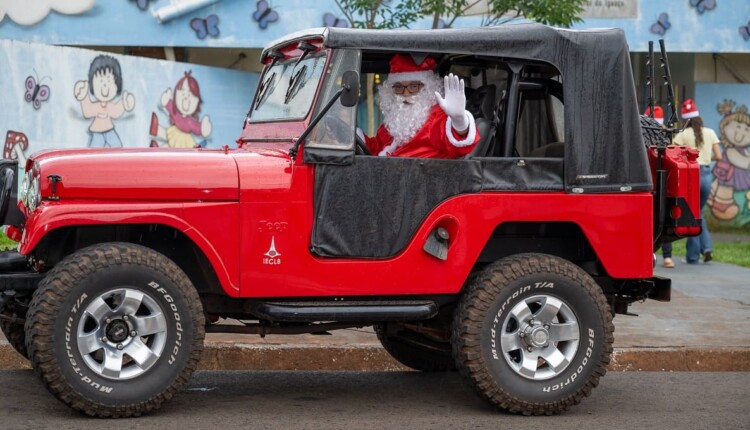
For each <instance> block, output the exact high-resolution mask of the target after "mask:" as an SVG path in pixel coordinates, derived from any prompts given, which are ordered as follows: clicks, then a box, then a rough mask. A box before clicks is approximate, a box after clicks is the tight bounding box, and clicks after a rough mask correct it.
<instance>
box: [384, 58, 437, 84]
mask: <svg viewBox="0 0 750 430" xmlns="http://www.w3.org/2000/svg"><path fill="white" fill-rule="evenodd" d="M390 65H391V74H390V76H389V79H390V77H393V78H394V79H393V80H395V81H400V82H405V81H425V80H426V79H429V78H430V77H432V75H433V74H434V73H435V72H434V70H435V65H436V63H435V59H434V58H430V57H425V59H424V60H422V61H421V62H420V63H419V64H417V63H416V62H415V61H414V58H413V57H412V56H411V55H406V54H396V55H394V56H393V58H391V64H390Z"/></svg>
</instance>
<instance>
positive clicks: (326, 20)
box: [323, 12, 349, 28]
mask: <svg viewBox="0 0 750 430" xmlns="http://www.w3.org/2000/svg"><path fill="white" fill-rule="evenodd" d="M323 27H341V28H347V27H349V21H347V20H345V19H339V18H337V17H336V15H334V14H332V13H330V12H326V13H324V14H323Z"/></svg>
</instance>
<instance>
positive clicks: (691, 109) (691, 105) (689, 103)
mask: <svg viewBox="0 0 750 430" xmlns="http://www.w3.org/2000/svg"><path fill="white" fill-rule="evenodd" d="M699 115H700V113H699V112H698V107H697V106H695V102H694V101H693V99H687V100H685V101H684V102H682V112H681V113H680V116H682V119H690V118H695V117H696V116H699Z"/></svg>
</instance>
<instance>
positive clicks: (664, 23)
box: [651, 12, 672, 36]
mask: <svg viewBox="0 0 750 430" xmlns="http://www.w3.org/2000/svg"><path fill="white" fill-rule="evenodd" d="M671 26H672V24H670V23H669V15H668V14H667V13H666V12H665V13H662V14H660V15H659V19H658V20H656V22H655V23H654V24H652V25H651V32H652V33H654V34H658V35H660V36H664V33H666V32H667V30H669V27H671Z"/></svg>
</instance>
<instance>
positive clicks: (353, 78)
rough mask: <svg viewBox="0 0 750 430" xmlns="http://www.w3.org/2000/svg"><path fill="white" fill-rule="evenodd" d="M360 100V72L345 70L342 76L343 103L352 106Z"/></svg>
mask: <svg viewBox="0 0 750 430" xmlns="http://www.w3.org/2000/svg"><path fill="white" fill-rule="evenodd" d="M357 101H359V73H357V72H356V71H354V70H348V71H346V72H344V76H342V77H341V104H342V105H343V106H346V107H352V106H354V105H356V104H357Z"/></svg>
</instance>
